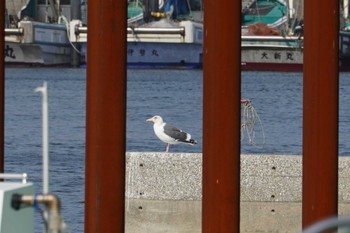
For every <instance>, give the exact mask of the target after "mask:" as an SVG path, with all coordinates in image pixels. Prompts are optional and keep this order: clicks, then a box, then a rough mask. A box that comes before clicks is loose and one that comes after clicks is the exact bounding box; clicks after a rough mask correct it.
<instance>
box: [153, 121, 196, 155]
mask: <svg viewBox="0 0 350 233" xmlns="http://www.w3.org/2000/svg"><path fill="white" fill-rule="evenodd" d="M146 121H149V122H153V123H154V124H153V129H154V133H155V134H156V136H157V137H158V138H159V139H160V140H161V141H163V142H165V143H166V144H167V146H166V150H165V152H166V153H168V152H169V147H170V144H180V143H185V144H189V145H194V144H197V142H196V141H195V140H194V139H192V138H191V134H189V133H186V132H183V131H182V130H180V129H178V128H175V127H174V126H172V125H169V124H167V123H165V122H164V121H163V118H162V117H161V116H154V117H151V118H149V119H147V120H146Z"/></svg>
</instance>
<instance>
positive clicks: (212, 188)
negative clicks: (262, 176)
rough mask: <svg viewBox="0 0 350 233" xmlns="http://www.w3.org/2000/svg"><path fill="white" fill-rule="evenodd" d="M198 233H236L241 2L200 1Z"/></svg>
mask: <svg viewBox="0 0 350 233" xmlns="http://www.w3.org/2000/svg"><path fill="white" fill-rule="evenodd" d="M204 7H205V14H204V33H203V34H204V47H203V57H204V60H203V78H204V81H203V101H204V102H203V200H202V207H203V208H202V232H204V233H205V232H221V233H225V232H239V222H240V213H239V211H240V208H239V207H240V97H241V80H240V77H241V76H240V68H241V67H240V65H241V50H240V49H241V1H231V0H223V1H220V3H218V2H217V1H212V0H205V1H204Z"/></svg>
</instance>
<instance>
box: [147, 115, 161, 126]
mask: <svg viewBox="0 0 350 233" xmlns="http://www.w3.org/2000/svg"><path fill="white" fill-rule="evenodd" d="M146 121H149V122H153V123H154V124H162V123H163V118H162V117H161V116H153V117H151V118H148V119H146Z"/></svg>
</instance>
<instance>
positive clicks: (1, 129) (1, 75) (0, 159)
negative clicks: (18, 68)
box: [0, 1, 6, 173]
mask: <svg viewBox="0 0 350 233" xmlns="http://www.w3.org/2000/svg"><path fill="white" fill-rule="evenodd" d="M5 2H6V1H1V2H0V12H1V14H0V48H2V51H3V52H2V54H4V48H5V27H4V25H5ZM4 125H5V58H4V56H2V58H1V60H0V173H3V172H4V169H5V168H4V167H5V164H4V161H5V159H4V157H5V156H4V143H5V139H4V138H5V136H4V135H5V126H4Z"/></svg>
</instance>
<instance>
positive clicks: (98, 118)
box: [85, 0, 127, 233]
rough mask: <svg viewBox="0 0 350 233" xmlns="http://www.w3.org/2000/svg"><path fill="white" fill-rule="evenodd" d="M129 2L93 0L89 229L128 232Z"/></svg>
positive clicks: (87, 190)
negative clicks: (127, 68)
mask: <svg viewBox="0 0 350 233" xmlns="http://www.w3.org/2000/svg"><path fill="white" fill-rule="evenodd" d="M126 4H127V2H126V1H110V0H94V1H89V13H88V22H89V33H88V42H87V90H86V91H87V100H86V102H87V103H86V179H85V182H86V184H85V185H86V187H85V232H86V233H90V232H94V233H97V232H100V233H106V232H124V228H125V224H124V220H125V215H124V206H125V203H124V199H125V197H124V196H125V132H126V30H125V29H126V22H127V20H126V18H127V16H126V9H127V8H126Z"/></svg>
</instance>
